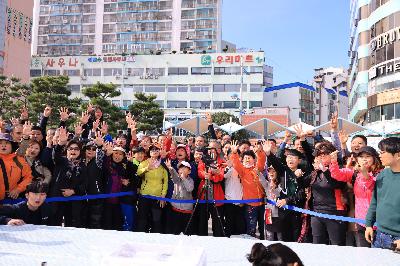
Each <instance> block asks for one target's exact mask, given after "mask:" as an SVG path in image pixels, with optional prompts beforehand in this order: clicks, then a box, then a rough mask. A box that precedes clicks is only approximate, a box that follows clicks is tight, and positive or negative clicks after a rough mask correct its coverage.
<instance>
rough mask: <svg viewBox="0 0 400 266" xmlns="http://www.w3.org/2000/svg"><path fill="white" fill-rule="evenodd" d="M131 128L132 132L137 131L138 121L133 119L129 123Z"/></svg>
mask: <svg viewBox="0 0 400 266" xmlns="http://www.w3.org/2000/svg"><path fill="white" fill-rule="evenodd" d="M129 128H130V129H131V132H136V121H135V120H132V122H131V123H130V124H129Z"/></svg>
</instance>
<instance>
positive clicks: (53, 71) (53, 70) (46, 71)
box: [44, 69, 60, 76]
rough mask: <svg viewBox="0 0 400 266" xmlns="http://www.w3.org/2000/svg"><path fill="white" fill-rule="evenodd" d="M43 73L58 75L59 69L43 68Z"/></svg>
mask: <svg viewBox="0 0 400 266" xmlns="http://www.w3.org/2000/svg"><path fill="white" fill-rule="evenodd" d="M44 75H45V76H59V75H60V70H56V69H45V70H44Z"/></svg>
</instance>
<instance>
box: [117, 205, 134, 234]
mask: <svg viewBox="0 0 400 266" xmlns="http://www.w3.org/2000/svg"><path fill="white" fill-rule="evenodd" d="M120 205H121V211H122V218H123V224H122V230H124V231H133V229H134V220H135V213H136V208H135V206H133V205H130V204H122V203H121V204H120Z"/></svg>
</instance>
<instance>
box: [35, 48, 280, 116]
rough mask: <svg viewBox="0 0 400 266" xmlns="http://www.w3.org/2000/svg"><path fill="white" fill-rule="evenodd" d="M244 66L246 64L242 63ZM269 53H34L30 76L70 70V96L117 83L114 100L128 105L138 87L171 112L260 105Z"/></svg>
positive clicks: (234, 111) (78, 95)
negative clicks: (102, 85) (93, 54)
mask: <svg viewBox="0 0 400 266" xmlns="http://www.w3.org/2000/svg"><path fill="white" fill-rule="evenodd" d="M242 66H243V67H242ZM264 69H270V70H272V68H265V65H264V53H263V52H254V53H242V54H241V53H235V54H230V53H223V54H219V53H212V54H161V55H136V56H122V55H114V56H62V57H33V58H32V64H31V77H38V76H42V75H50V76H55V75H67V76H69V78H70V82H69V85H68V86H69V88H70V89H71V91H72V96H71V97H83V95H82V93H81V90H82V88H84V87H88V86H92V85H93V84H96V83H97V82H102V83H114V84H116V85H117V86H118V87H119V89H120V90H121V92H122V95H121V96H120V97H118V98H115V99H112V103H113V104H115V105H117V106H120V107H124V108H126V107H128V106H129V105H130V104H132V103H133V101H134V100H135V98H134V93H135V92H144V93H151V94H155V95H156V96H157V99H156V100H157V102H158V103H159V105H160V106H161V107H163V108H168V109H171V110H170V112H169V113H171V112H173V113H191V112H193V110H197V111H199V112H200V111H204V110H224V111H227V112H230V113H239V111H240V107H241V106H240V101H242V108H243V109H244V110H246V109H252V108H255V107H261V106H262V101H263V91H264V87H265V86H271V85H272V80H270V81H271V84H265V83H264V80H265V79H266V78H265V77H266V76H267V74H268V76H272V73H264Z"/></svg>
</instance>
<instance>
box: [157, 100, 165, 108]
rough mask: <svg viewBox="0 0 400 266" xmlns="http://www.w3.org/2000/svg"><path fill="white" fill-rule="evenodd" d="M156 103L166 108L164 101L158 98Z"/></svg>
mask: <svg viewBox="0 0 400 266" xmlns="http://www.w3.org/2000/svg"><path fill="white" fill-rule="evenodd" d="M155 103H156V104H158V106H160V107H161V108H164V101H162V100H156V101H155Z"/></svg>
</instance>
